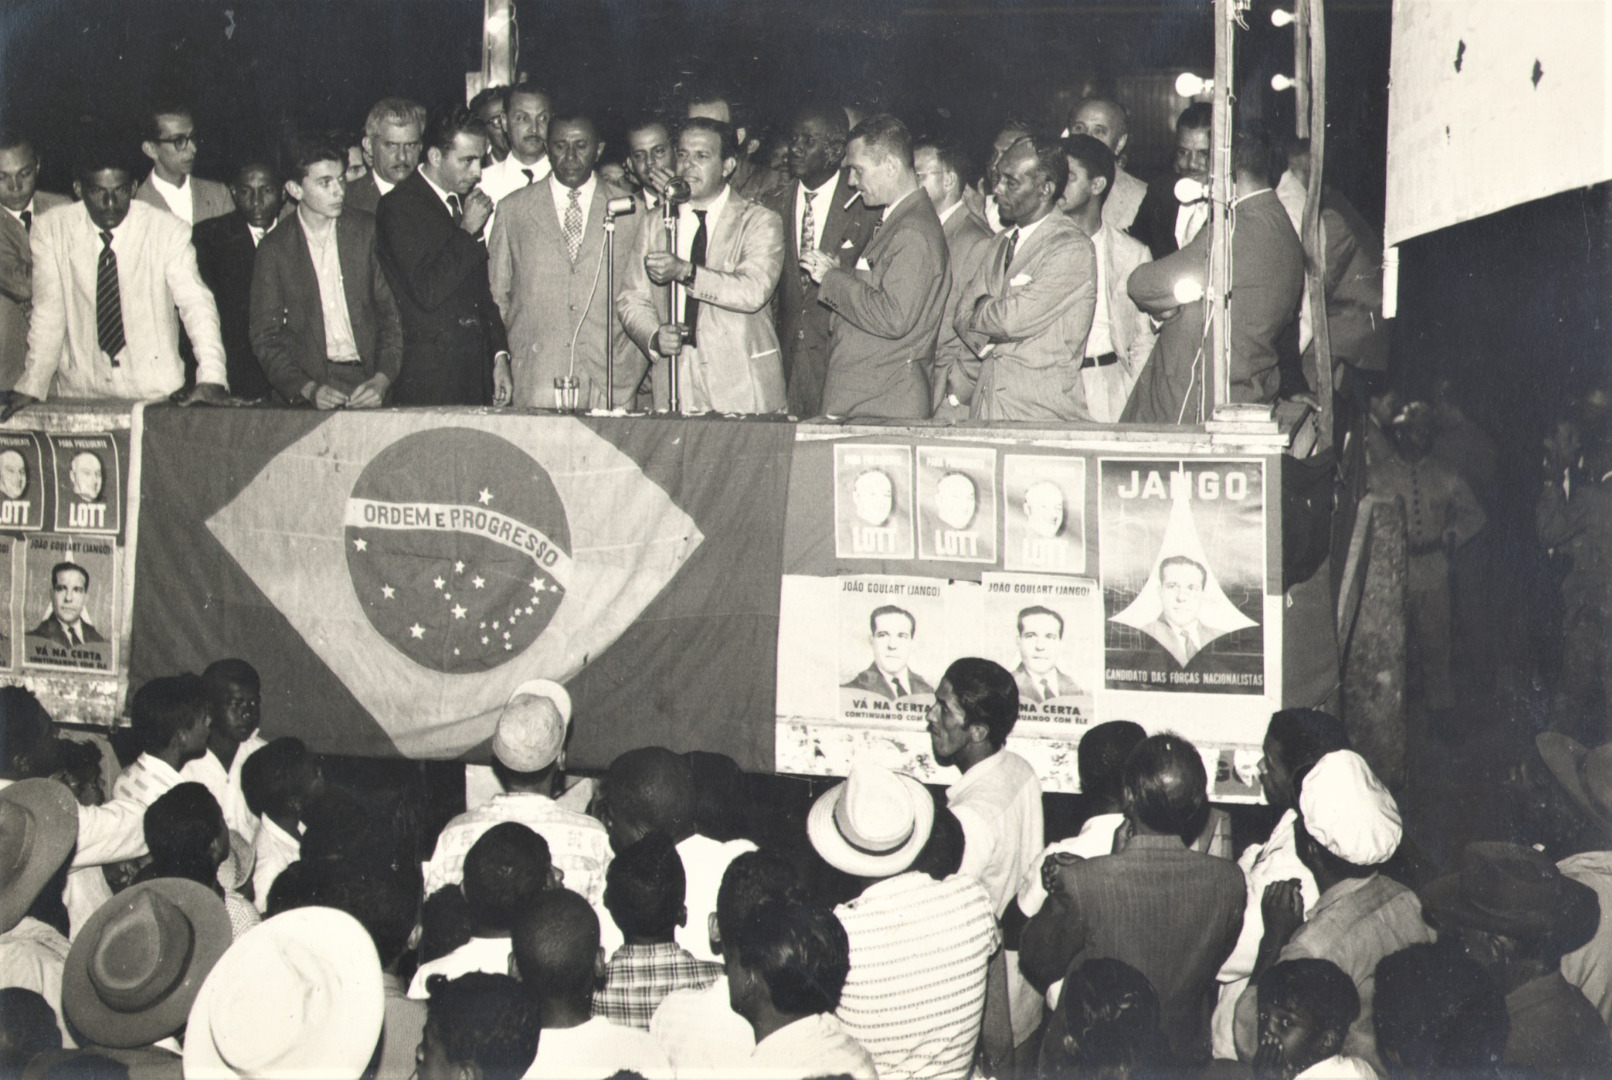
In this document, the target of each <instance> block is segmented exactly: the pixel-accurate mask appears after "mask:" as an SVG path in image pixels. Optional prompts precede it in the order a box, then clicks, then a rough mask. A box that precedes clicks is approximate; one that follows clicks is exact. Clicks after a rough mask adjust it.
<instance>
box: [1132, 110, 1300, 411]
mask: <svg viewBox="0 0 1612 1080" xmlns="http://www.w3.org/2000/svg"><path fill="white" fill-rule="evenodd" d="M1231 158H1232V171H1233V173H1234V180H1233V190H1232V195H1233V196H1234V197H1233V199H1232V203H1231V220H1232V224H1231V258H1232V265H1233V266H1234V267H1235V271H1234V273H1233V275H1232V288H1231V315H1230V319H1231V386H1230V387H1228V391H1229V392H1228V393H1227V395H1226V398H1227V400H1228V401H1232V402H1254V403H1262V404H1264V403H1270V402H1274V401H1275V400H1276V396H1277V392H1278V390H1279V389H1280V385H1281V375H1280V373H1279V372H1278V371H1277V368H1276V364H1277V338H1278V337H1280V336H1281V335H1282V334H1283V333H1284V332H1285V331H1286V330H1287V329H1288V327H1289V326H1290V325H1291V324H1292V322H1293V321H1294V320H1295V319H1296V318H1297V317H1298V309H1299V296H1300V295H1301V294H1302V293H1303V291H1304V249H1303V248H1302V247H1300V246H1299V238H1298V236H1297V234H1295V233H1294V232H1293V224H1292V222H1290V221H1288V219H1287V211H1285V210H1283V209H1282V204H1281V202H1280V201H1279V200H1278V199H1277V198H1276V192H1274V191H1272V190H1271V167H1272V165H1273V164H1274V158H1273V154H1272V151H1271V145H1270V141H1269V140H1268V139H1267V138H1266V137H1264V136H1263V135H1261V134H1259V133H1255V132H1246V133H1239V134H1238V135H1237V137H1236V139H1235V140H1234V141H1233V144H1232V151H1231ZM1208 266H1209V230H1208V229H1207V228H1205V229H1204V230H1202V231H1201V232H1199V233H1198V235H1197V236H1196V237H1194V238H1193V240H1192V242H1191V243H1189V244H1188V245H1187V246H1186V247H1184V248H1182V249H1181V250H1180V251H1178V252H1176V253H1174V254H1173V255H1169V256H1167V257H1165V258H1163V259H1158V260H1156V261H1154V262H1150V263H1145V264H1143V265H1142V266H1139V267H1137V268H1136V270H1135V272H1133V273H1132V274H1131V280H1130V285H1129V291H1130V297H1131V299H1132V300H1134V301H1135V302H1136V306H1137V307H1139V308H1141V309H1142V310H1143V311H1146V312H1148V313H1149V314H1151V315H1153V316H1154V317H1156V318H1162V319H1164V325H1163V326H1162V327H1161V328H1160V330H1159V338H1158V341H1156V342H1155V343H1154V345H1153V353H1152V355H1151V356H1149V357H1148V360H1147V364H1146V366H1144V367H1143V368H1142V373H1141V374H1140V375H1139V376H1138V377H1137V380H1136V385H1135V387H1133V388H1132V389H1131V397H1130V400H1129V401H1127V402H1126V403H1125V411H1124V412H1123V413H1121V414H1120V423H1122V424H1198V423H1202V422H1203V421H1204V420H1205V419H1208V417H1207V416H1206V415H1204V414H1205V413H1207V412H1209V411H1211V410H1212V408H1213V403H1214V400H1215V388H1214V385H1213V383H1214V370H1213V368H1214V365H1213V364H1211V363H1210V362H1209V349H1208V343H1207V341H1206V340H1205V339H1204V333H1203V327H1204V301H1202V300H1194V301H1192V302H1190V303H1182V302H1181V300H1180V299H1179V298H1178V296H1179V295H1180V293H1179V290H1180V289H1181V288H1182V285H1183V283H1188V284H1189V285H1190V286H1191V287H1195V288H1196V290H1197V292H1198V295H1200V296H1201V295H1202V293H1203V289H1204V284H1205V282H1206V281H1207V280H1208ZM1195 384H1196V385H1195ZM1199 387H1201V388H1202V390H1203V394H1202V396H1201V397H1200V396H1199V392H1198V388H1199ZM1200 402H1202V403H1203V404H1202V406H1201V407H1200Z"/></svg>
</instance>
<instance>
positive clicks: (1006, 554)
mask: <svg viewBox="0 0 1612 1080" xmlns="http://www.w3.org/2000/svg"><path fill="white" fill-rule="evenodd" d="M1002 495H1003V504H1004V505H1003V510H1002V516H1003V519H1004V521H1005V523H1006V527H1005V529H1004V530H1003V532H1004V534H1005V535H1004V538H1003V545H1004V550H1003V552H1002V565H1003V567H1005V568H1006V569H1008V570H1028V571H1032V572H1035V573H1041V574H1084V573H1085V572H1086V459H1085V458H1083V457H1063V456H1059V455H1053V454H1006V455H1004V456H1003V458H1002Z"/></svg>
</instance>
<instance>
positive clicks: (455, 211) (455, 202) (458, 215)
mask: <svg viewBox="0 0 1612 1080" xmlns="http://www.w3.org/2000/svg"><path fill="white" fill-rule="evenodd" d="M448 213H449V214H451V215H453V223H454V224H455V225H457V224H459V223H460V222H461V221H463V220H464V219H465V211H464V208H463V207H461V206H460V205H459V196H457V195H455V194H454V193H453V192H451V191H450V192H448Z"/></svg>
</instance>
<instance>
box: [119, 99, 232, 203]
mask: <svg viewBox="0 0 1612 1080" xmlns="http://www.w3.org/2000/svg"><path fill="white" fill-rule="evenodd" d="M142 123H143V125H144V128H143V131H142V133H141V134H142V135H143V136H144V138H143V141H142V142H141V143H140V151H141V153H143V154H145V156H146V157H148V158H150V159H151V173H150V175H148V176H147V177H146V178H145V179H144V180H142V181H140V189H139V190H138V191H136V192H135V193H134V197H135V198H136V199H139V200H140V201H141V202H143V203H146V204H148V205H150V206H154V207H156V208H157V209H158V210H167V211H169V212H170V213H173V214H176V215H178V217H179V218H180V219H181V220H183V221H184V222H185V224H187V225H198V224H200V223H201V222H203V221H206V220H208V219H209V218H215V217H223V216H224V215H225V214H227V213H229V212H230V211H232V210H234V209H235V203H234V202H233V201H231V199H230V197H229V188H227V187H225V186H224V185H223V184H220V183H219V182H218V181H216V180H203V179H202V178H201V177H199V176H192V175H191V172H192V171H193V170H194V169H195V168H196V145H197V141H198V137H197V135H196V121H195V120H194V119H192V118H191V115H190V109H189V108H188V107H186V106H183V105H158V106H156V107H155V108H153V109H152V110H151V111H149V112H147V113H146V115H145V119H144V120H143V121H142Z"/></svg>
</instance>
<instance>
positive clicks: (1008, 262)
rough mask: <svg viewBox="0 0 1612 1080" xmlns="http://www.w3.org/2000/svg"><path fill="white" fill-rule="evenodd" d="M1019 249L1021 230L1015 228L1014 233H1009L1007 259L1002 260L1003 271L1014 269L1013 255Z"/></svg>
mask: <svg viewBox="0 0 1612 1080" xmlns="http://www.w3.org/2000/svg"><path fill="white" fill-rule="evenodd" d="M1018 248H1019V230H1018V229H1017V228H1015V229H1014V230H1013V231H1012V232H1010V233H1008V242H1007V258H1006V259H1003V260H1002V269H1003V270H1009V269H1012V267H1013V253H1014V252H1015V251H1017V250H1018Z"/></svg>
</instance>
